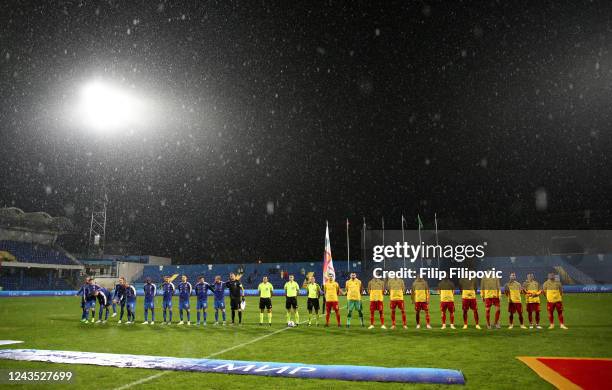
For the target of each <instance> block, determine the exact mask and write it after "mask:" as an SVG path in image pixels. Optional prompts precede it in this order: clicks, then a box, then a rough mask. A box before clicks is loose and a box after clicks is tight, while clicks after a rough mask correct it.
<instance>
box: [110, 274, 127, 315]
mask: <svg viewBox="0 0 612 390" xmlns="http://www.w3.org/2000/svg"><path fill="white" fill-rule="evenodd" d="M121 279H122V278H119V281H118V282H117V284H115V288H114V289H113V291H112V302H113V315H112V317H117V303H119V299H118V297H119V293H122V292H123V289H124V287H123V285H122V284H121ZM124 306H125V304H124Z"/></svg>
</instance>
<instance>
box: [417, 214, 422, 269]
mask: <svg viewBox="0 0 612 390" xmlns="http://www.w3.org/2000/svg"><path fill="white" fill-rule="evenodd" d="M417 219H418V222H419V245H421V244H422V243H423V240H422V239H421V225H422V223H421V216H420V215H419V214H418V213H417ZM419 255H420V256H421V268H423V252H422V251H419Z"/></svg>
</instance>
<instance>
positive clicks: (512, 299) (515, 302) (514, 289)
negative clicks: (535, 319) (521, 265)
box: [504, 272, 526, 329]
mask: <svg viewBox="0 0 612 390" xmlns="http://www.w3.org/2000/svg"><path fill="white" fill-rule="evenodd" d="M522 292H523V286H521V284H520V283H519V282H517V280H516V274H515V273H514V272H511V273H510V281H508V283H506V285H505V286H504V294H506V296H507V297H508V312H509V313H510V325H508V329H512V328H514V313H518V316H519V322H520V324H521V329H526V327H525V325H524V324H523V301H522V299H521V293H522Z"/></svg>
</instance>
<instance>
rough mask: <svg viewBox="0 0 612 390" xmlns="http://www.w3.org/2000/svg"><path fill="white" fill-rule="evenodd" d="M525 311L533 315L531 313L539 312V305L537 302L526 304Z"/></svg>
mask: <svg viewBox="0 0 612 390" xmlns="http://www.w3.org/2000/svg"><path fill="white" fill-rule="evenodd" d="M527 311H528V312H531V313H533V312H535V311H540V304H539V303H537V302H534V303H528V304H527Z"/></svg>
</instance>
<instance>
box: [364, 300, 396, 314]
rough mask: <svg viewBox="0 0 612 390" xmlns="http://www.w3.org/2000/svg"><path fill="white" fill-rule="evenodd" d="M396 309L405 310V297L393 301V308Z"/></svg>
mask: <svg viewBox="0 0 612 390" xmlns="http://www.w3.org/2000/svg"><path fill="white" fill-rule="evenodd" d="M395 309H400V310H401V311H404V300H403V299H401V300H400V299H398V300H393V301H391V310H395ZM370 310H371V309H370Z"/></svg>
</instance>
